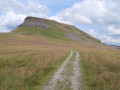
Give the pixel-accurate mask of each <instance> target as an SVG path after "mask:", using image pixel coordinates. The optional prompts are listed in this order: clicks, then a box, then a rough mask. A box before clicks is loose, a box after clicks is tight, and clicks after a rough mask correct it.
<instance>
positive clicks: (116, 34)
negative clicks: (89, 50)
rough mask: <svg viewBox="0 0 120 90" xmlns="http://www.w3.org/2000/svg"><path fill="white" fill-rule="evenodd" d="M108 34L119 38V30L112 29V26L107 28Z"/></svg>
mask: <svg viewBox="0 0 120 90" xmlns="http://www.w3.org/2000/svg"><path fill="white" fill-rule="evenodd" d="M108 34H109V35H114V36H118V35H119V36H120V29H117V28H115V27H114V25H110V26H108Z"/></svg>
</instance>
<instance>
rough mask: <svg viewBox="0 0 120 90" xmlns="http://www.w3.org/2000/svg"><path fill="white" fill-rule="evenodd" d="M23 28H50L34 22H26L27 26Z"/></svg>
mask: <svg viewBox="0 0 120 90" xmlns="http://www.w3.org/2000/svg"><path fill="white" fill-rule="evenodd" d="M25 26H26V27H31V26H34V27H41V26H42V27H46V28H50V26H49V25H46V24H44V23H43V22H34V21H30V22H27V24H26V25H25Z"/></svg>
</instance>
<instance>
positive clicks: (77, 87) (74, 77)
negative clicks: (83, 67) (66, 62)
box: [70, 51, 81, 90]
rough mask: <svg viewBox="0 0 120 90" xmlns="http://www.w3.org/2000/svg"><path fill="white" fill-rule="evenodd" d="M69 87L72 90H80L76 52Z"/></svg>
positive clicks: (77, 54) (77, 55)
mask: <svg viewBox="0 0 120 90" xmlns="http://www.w3.org/2000/svg"><path fill="white" fill-rule="evenodd" d="M70 79H71V82H72V83H71V84H72V85H71V87H72V89H73V90H80V88H81V87H80V86H81V84H80V67H79V53H78V51H76V60H75V61H74V62H73V75H72V76H71V78H70Z"/></svg>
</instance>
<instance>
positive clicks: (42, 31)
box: [11, 17, 100, 43]
mask: <svg viewBox="0 0 120 90" xmlns="http://www.w3.org/2000/svg"><path fill="white" fill-rule="evenodd" d="M11 33H17V34H24V35H32V34H34V35H43V36H47V37H51V38H56V39H62V40H68V39H70V40H74V41H78V42H95V43H100V41H99V40H97V39H95V38H93V37H92V36H90V35H88V34H87V33H85V32H83V31H81V30H79V29H78V28H76V27H74V26H72V25H68V24H63V23H58V22H56V21H53V20H48V19H42V18H36V17H27V18H26V19H25V21H24V22H23V23H22V24H21V25H19V26H18V27H17V28H16V29H15V30H13V31H12V32H11Z"/></svg>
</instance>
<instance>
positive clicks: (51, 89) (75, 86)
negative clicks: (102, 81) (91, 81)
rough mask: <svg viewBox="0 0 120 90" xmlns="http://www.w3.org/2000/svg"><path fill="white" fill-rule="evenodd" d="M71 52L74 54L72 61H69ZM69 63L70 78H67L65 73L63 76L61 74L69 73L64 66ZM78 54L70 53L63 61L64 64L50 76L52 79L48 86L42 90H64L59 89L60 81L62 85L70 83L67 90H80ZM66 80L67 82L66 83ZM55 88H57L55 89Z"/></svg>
mask: <svg viewBox="0 0 120 90" xmlns="http://www.w3.org/2000/svg"><path fill="white" fill-rule="evenodd" d="M73 52H74V53H75V54H76V56H75V58H73V61H70V59H71V57H72V56H73ZM69 63H71V65H72V67H70V68H69V69H70V72H72V74H70V76H67V74H66V73H65V74H64V75H63V74H62V73H63V72H67V73H70V72H69V71H67V69H68V67H67V68H66V66H67V65H68V64H69ZM79 65H80V64H79V53H78V51H72V50H71V53H70V55H69V56H68V58H67V59H66V60H65V61H64V63H63V64H62V65H61V66H60V67H59V68H58V70H57V71H56V72H55V73H54V75H53V76H52V79H51V80H50V81H49V82H48V85H45V86H43V89H42V90H66V89H63V88H62V89H61V88H59V85H60V83H58V81H61V82H62V83H63V85H62V86H63V87H65V86H64V83H68V81H69V83H71V84H70V85H71V86H70V88H69V90H80V89H81V83H80V74H81V73H80V66H79ZM66 79H67V81H66ZM56 87H57V88H56Z"/></svg>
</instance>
